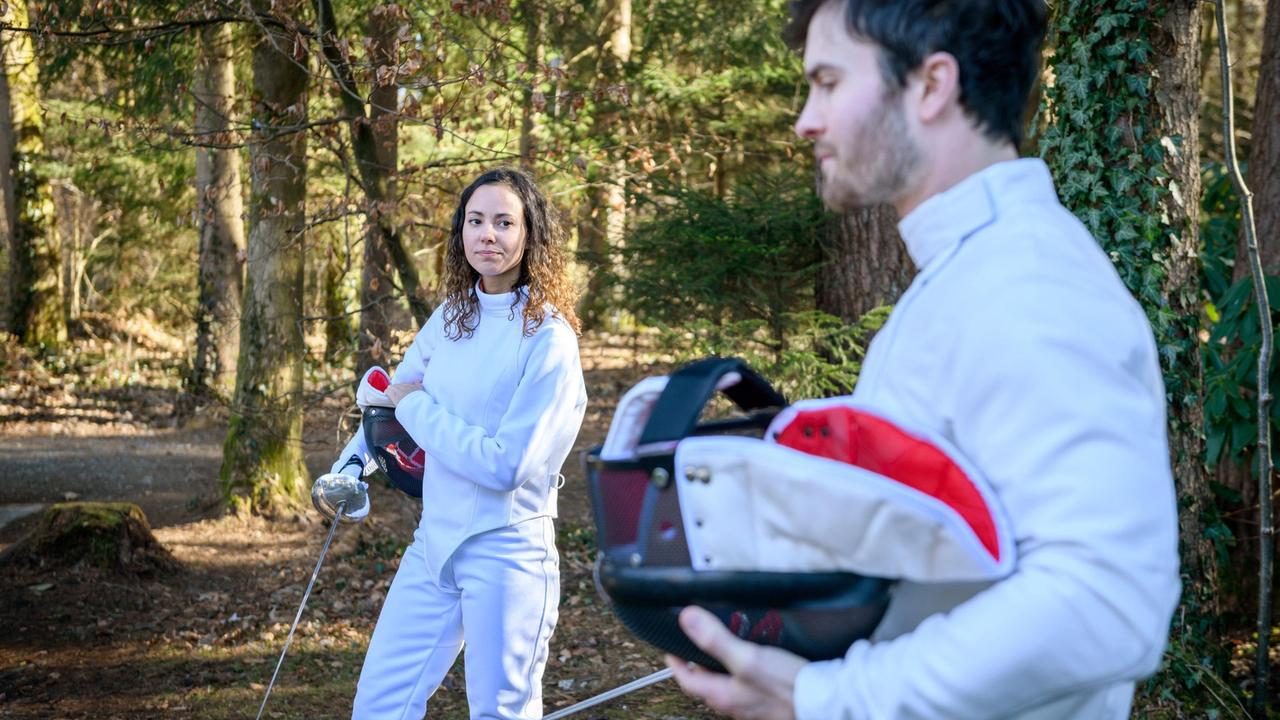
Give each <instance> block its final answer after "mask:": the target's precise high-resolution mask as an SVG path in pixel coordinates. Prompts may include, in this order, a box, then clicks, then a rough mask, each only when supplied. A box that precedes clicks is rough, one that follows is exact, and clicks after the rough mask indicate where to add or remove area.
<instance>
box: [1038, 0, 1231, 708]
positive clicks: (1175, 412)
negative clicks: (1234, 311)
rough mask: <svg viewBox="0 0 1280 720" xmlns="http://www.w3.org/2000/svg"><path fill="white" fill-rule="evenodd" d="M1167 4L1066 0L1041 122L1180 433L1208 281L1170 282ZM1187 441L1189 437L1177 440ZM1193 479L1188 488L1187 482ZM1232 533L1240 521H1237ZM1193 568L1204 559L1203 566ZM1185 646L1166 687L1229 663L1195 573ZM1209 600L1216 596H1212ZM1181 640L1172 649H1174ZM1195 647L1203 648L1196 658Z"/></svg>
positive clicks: (1190, 688) (1045, 148) (1212, 526)
mask: <svg viewBox="0 0 1280 720" xmlns="http://www.w3.org/2000/svg"><path fill="white" fill-rule="evenodd" d="M1165 7H1166V6H1165V5H1163V4H1161V3H1156V2H1149V1H1147V0H1070V1H1065V2H1060V3H1057V4H1056V7H1055V8H1054V13H1053V18H1052V20H1051V29H1050V45H1051V47H1052V48H1053V53H1052V56H1051V57H1050V58H1049V59H1048V63H1047V64H1048V71H1049V76H1050V79H1049V80H1047V81H1046V82H1045V83H1044V90H1043V94H1042V98H1041V103H1040V106H1039V109H1038V113H1037V118H1036V120H1037V122H1035V123H1034V132H1035V135H1034V140H1035V142H1036V143H1037V144H1038V151H1039V154H1040V155H1041V156H1042V157H1043V158H1044V159H1045V160H1046V162H1047V163H1048V164H1049V167H1050V169H1051V171H1052V172H1053V175H1054V178H1055V180H1056V182H1057V187H1058V193H1059V196H1060V197H1061V200H1062V202H1063V204H1064V205H1065V206H1066V207H1068V208H1070V209H1071V210H1072V211H1073V212H1074V213H1075V214H1076V215H1077V216H1078V217H1079V218H1080V219H1081V221H1082V222H1083V223H1084V224H1085V226H1086V227H1087V228H1088V229H1089V231H1090V232H1091V233H1093V235H1094V237H1095V238H1097V239H1098V242H1099V243H1100V244H1101V246H1102V248H1103V250H1104V251H1105V252H1106V253H1107V255H1108V256H1109V257H1110V259H1111V262H1112V263H1113V264H1114V265H1115V267H1116V270H1117V271H1118V273H1119V275H1120V278H1121V279H1122V280H1123V282H1124V283H1125V285H1126V286H1127V287H1128V289H1129V290H1130V292H1132V293H1133V295H1134V297H1135V298H1137V299H1138V301H1139V302H1140V303H1141V304H1142V307H1143V309H1144V310H1145V311H1146V314H1147V317H1148V319H1149V321H1150V323H1151V327H1152V330H1153V331H1154V333H1155V338H1156V343H1157V345H1158V348H1159V356H1160V363H1161V368H1162V371H1163V376H1164V383H1165V389H1166V391H1167V393H1168V400H1169V406H1170V412H1169V422H1170V425H1169V431H1170V435H1171V436H1172V437H1185V435H1186V434H1191V433H1199V432H1201V430H1202V428H1200V427H1198V426H1197V427H1190V426H1188V424H1187V422H1188V421H1187V420H1186V419H1185V418H1186V417H1188V416H1192V417H1194V416H1195V412H1194V411H1195V408H1196V405H1197V404H1198V403H1199V402H1200V393H1201V389H1202V388H1201V374H1200V370H1199V368H1200V355H1199V353H1200V351H1201V347H1200V344H1199V340H1198V333H1199V331H1200V318H1199V317H1198V315H1197V314H1196V312H1195V310H1194V309H1195V308H1197V307H1199V306H1200V302H1199V291H1200V289H1199V288H1198V287H1176V288H1174V287H1170V286H1171V284H1172V283H1171V282H1170V278H1171V272H1172V261H1173V259H1172V258H1171V252H1170V251H1171V249H1172V248H1173V243H1172V242H1171V240H1172V241H1174V242H1176V240H1177V238H1178V237H1179V236H1180V235H1181V234H1182V232H1183V229H1182V228H1179V227H1175V226H1173V224H1172V223H1171V220H1170V218H1169V217H1168V213H1167V211H1166V203H1167V202H1168V201H1169V200H1170V199H1171V198H1172V193H1173V192H1174V189H1173V188H1172V187H1171V182H1170V178H1169V175H1168V173H1167V172H1166V170H1165V162H1166V154H1167V152H1169V151H1175V150H1176V148H1177V147H1178V145H1179V144H1180V143H1181V142H1182V141H1181V138H1178V137H1170V136H1168V135H1167V134H1166V133H1165V132H1164V131H1163V130H1162V129H1161V128H1162V118H1161V113H1160V107H1159V103H1158V101H1157V99H1156V97H1155V94H1154V78H1155V72H1154V71H1153V68H1152V62H1153V59H1154V58H1155V49H1154V48H1153V45H1152V40H1151V38H1153V37H1157V36H1158V34H1159V33H1160V32H1162V30H1161V29H1160V28H1159V27H1158V23H1159V22H1160V19H1161V16H1162V15H1163V13H1164V8H1165ZM1177 447H1178V449H1179V451H1181V447H1180V446H1177ZM1178 460H1179V461H1180V463H1179V464H1182V463H1186V464H1188V465H1190V464H1193V463H1202V462H1203V458H1193V459H1188V458H1183V457H1179V458H1178ZM1180 489H1181V488H1180ZM1203 510H1204V512H1202V513H1201V518H1200V520H1201V522H1202V524H1203V525H1204V526H1205V529H1206V531H1208V532H1210V533H1212V534H1214V536H1215V537H1219V538H1222V542H1221V543H1218V542H1215V544H1216V545H1218V546H1219V548H1221V547H1222V546H1223V545H1224V544H1226V543H1228V542H1229V537H1226V538H1223V537H1222V533H1224V532H1225V531H1226V528H1225V525H1223V523H1222V522H1221V519H1220V513H1218V512H1217V508H1216V507H1209V508H1204V509H1203ZM1227 535H1228V536H1229V533H1227ZM1188 572H1196V573H1198V570H1196V569H1191V570H1188ZM1187 587H1188V592H1187V593H1185V594H1184V598H1183V603H1182V607H1181V610H1180V615H1179V618H1180V619H1179V620H1178V621H1177V623H1178V627H1176V628H1175V631H1176V630H1178V629H1179V628H1181V629H1183V630H1185V629H1187V628H1192V627H1194V628H1197V632H1194V633H1190V634H1189V633H1186V632H1175V633H1174V645H1173V651H1176V653H1177V654H1178V657H1179V658H1182V661H1180V662H1174V658H1173V657H1172V656H1170V664H1169V665H1168V666H1167V667H1166V670H1165V672H1164V673H1162V674H1161V676H1158V678H1157V679H1156V684H1157V685H1163V686H1164V687H1163V688H1162V689H1160V688H1155V687H1148V688H1147V692H1148V693H1152V692H1154V693H1155V694H1156V695H1157V696H1159V695H1160V694H1163V693H1166V692H1171V690H1170V688H1174V689H1175V690H1176V691H1177V692H1178V693H1180V694H1188V693H1189V694H1192V695H1194V694H1195V693H1196V692H1197V690H1196V688H1197V687H1199V686H1198V685H1197V682H1194V681H1195V680H1196V679H1197V678H1199V677H1200V675H1199V674H1196V675H1195V677H1192V674H1193V673H1191V672H1190V671H1187V669H1188V668H1194V669H1195V673H1201V672H1203V671H1204V669H1205V668H1209V669H1210V670H1212V671H1213V672H1221V671H1222V670H1223V669H1224V667H1225V658H1224V657H1223V653H1222V650H1221V648H1216V647H1210V646H1209V644H1208V643H1207V642H1205V638H1206V637H1211V636H1212V633H1211V632H1200V630H1207V628H1206V627H1203V626H1202V625H1203V623H1202V622H1201V621H1204V622H1206V623H1209V624H1213V623H1215V622H1216V620H1215V616H1214V615H1213V610H1212V608H1211V605H1212V599H1211V598H1203V597H1198V595H1200V594H1202V593H1197V592H1191V590H1192V589H1194V588H1195V587H1198V586H1196V585H1195V584H1194V583H1192V584H1188V586H1187ZM1206 600H1208V601H1209V602H1206ZM1173 651H1171V652H1173ZM1187 658H1192V660H1191V661H1190V662H1187V661H1186V659H1187Z"/></svg>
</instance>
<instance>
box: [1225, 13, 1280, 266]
mask: <svg viewBox="0 0 1280 720" xmlns="http://www.w3.org/2000/svg"><path fill="white" fill-rule="evenodd" d="M1248 178H1249V189H1250V190H1252V191H1253V212H1254V222H1255V224H1256V225H1257V230H1258V251H1259V252H1260V253H1261V254H1262V267H1263V268H1264V269H1265V270H1266V271H1267V272H1269V273H1275V272H1280V0H1271V2H1269V3H1267V19H1266V26H1265V28H1264V29H1263V31H1262V63H1261V66H1260V67H1259V69H1258V87H1257V90H1256V91H1255V94H1254V102H1253V139H1252V141H1251V142H1250V146H1249V172H1248ZM1245 257H1247V255H1246V254H1245V250H1244V234H1243V232H1242V233H1241V241H1240V245H1239V249H1238V250H1237V251H1236V265H1235V276H1236V278H1242V277H1247V276H1248V275H1249V263H1247V262H1244V261H1243V258H1245Z"/></svg>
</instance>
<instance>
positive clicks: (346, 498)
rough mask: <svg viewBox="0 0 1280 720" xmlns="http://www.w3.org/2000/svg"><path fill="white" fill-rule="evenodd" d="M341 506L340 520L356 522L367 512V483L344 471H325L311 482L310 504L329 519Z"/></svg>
mask: <svg viewBox="0 0 1280 720" xmlns="http://www.w3.org/2000/svg"><path fill="white" fill-rule="evenodd" d="M342 503H346V504H345V505H343V507H342V517H341V518H340V520H341V521H342V522H345V523H357V522H360V521H361V520H363V519H365V517H366V516H367V515H368V514H369V484H368V483H366V482H364V481H363V480H361V479H359V478H356V477H352V476H351V475H347V474H344V473H325V474H324V475H321V476H320V477H318V478H316V481H315V482H314V483H312V484H311V504H312V505H315V507H316V510H319V511H320V514H321V515H324V516H325V517H326V518H329V519H330V520H332V519H334V517H335V516H337V514H338V505H340V504H342Z"/></svg>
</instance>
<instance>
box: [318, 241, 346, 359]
mask: <svg viewBox="0 0 1280 720" xmlns="http://www.w3.org/2000/svg"><path fill="white" fill-rule="evenodd" d="M350 252H351V247H350V244H349V243H344V242H342V241H341V240H338V239H334V240H333V241H331V242H330V243H329V244H328V247H327V248H326V249H325V261H324V280H323V283H324V284H323V286H322V287H321V296H322V299H321V304H322V305H323V307H324V357H325V360H326V361H328V362H329V363H333V364H337V363H339V362H342V361H344V359H345V358H347V357H348V355H349V353H350V352H351V322H350V320H349V319H348V316H347V309H346V306H347V303H346V298H344V297H343V292H342V279H343V278H344V277H345V276H346V274H347V272H348V271H349V270H350V266H351V259H350Z"/></svg>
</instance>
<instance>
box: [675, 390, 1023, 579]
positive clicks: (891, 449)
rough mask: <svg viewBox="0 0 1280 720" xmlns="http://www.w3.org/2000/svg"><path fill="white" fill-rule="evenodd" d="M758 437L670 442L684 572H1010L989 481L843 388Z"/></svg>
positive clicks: (955, 575) (931, 438)
mask: <svg viewBox="0 0 1280 720" xmlns="http://www.w3.org/2000/svg"><path fill="white" fill-rule="evenodd" d="M766 438H767V439H766V440H756V439H753V438H744V437H734V436H707V437H691V438H686V439H684V440H682V441H680V444H679V445H678V446H677V448H676V455H675V470H676V487H677V491H678V492H679V497H680V508H681V515H682V520H683V523H684V530H685V537H686V538H687V539H688V543H689V554H690V556H691V558H692V563H693V567H694V569H696V570H739V571H747V570H753V571H769V572H819V571H848V572H854V573H858V574H861V575H866V576H871V577H882V578H890V579H905V580H911V581H915V582H958V581H976V580H996V579H999V578H1001V577H1004V576H1006V575H1008V574H1009V573H1010V572H1012V570H1013V567H1014V562H1015V553H1016V551H1015V548H1014V543H1013V535H1012V531H1011V526H1010V523H1009V520H1008V518H1007V517H1006V515H1005V513H1004V511H1003V509H1002V508H1001V507H1000V505H999V503H998V501H997V499H996V496H995V492H994V491H993V490H992V488H991V487H990V486H989V484H988V483H987V481H986V479H985V478H983V476H982V475H981V474H980V473H979V472H978V471H977V469H976V468H974V467H973V466H972V465H971V464H970V463H969V462H968V461H967V460H966V459H965V458H964V457H963V456H962V455H961V454H960V453H959V452H958V451H957V450H956V449H955V448H954V447H953V446H951V445H950V444H949V443H947V442H946V441H945V440H944V439H942V438H940V437H937V436H936V435H933V434H931V433H924V432H920V431H916V430H912V429H908V428H907V427H905V426H904V425H903V424H901V423H898V422H895V421H894V420H893V419H891V418H889V417H888V416H886V415H885V414H884V413H882V412H880V411H878V410H873V409H870V408H864V407H859V406H857V405H854V404H852V403H850V402H849V401H848V399H847V398H837V399H833V400H811V401H806V402H801V403H797V404H795V405H792V406H790V407H788V408H786V409H785V410H783V411H782V412H781V413H779V415H778V416H777V417H776V418H775V419H774V421H773V423H772V424H771V425H770V428H769V432H768V434H767V435H766Z"/></svg>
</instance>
